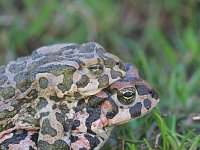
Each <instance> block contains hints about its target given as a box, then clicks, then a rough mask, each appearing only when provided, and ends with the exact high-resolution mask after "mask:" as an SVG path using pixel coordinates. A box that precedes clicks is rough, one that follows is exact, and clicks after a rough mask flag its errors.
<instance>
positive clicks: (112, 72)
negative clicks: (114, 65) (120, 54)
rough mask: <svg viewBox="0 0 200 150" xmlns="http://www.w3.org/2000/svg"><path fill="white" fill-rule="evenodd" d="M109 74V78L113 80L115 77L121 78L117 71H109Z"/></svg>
mask: <svg viewBox="0 0 200 150" xmlns="http://www.w3.org/2000/svg"><path fill="white" fill-rule="evenodd" d="M110 74H111V77H112V78H113V79H116V78H117V77H121V76H122V73H121V72H119V71H114V70H111V71H110Z"/></svg>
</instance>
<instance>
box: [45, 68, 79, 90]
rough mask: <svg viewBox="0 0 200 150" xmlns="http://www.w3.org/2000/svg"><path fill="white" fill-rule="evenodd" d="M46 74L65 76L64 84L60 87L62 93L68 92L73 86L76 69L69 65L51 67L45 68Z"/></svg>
mask: <svg viewBox="0 0 200 150" xmlns="http://www.w3.org/2000/svg"><path fill="white" fill-rule="evenodd" d="M44 70H45V72H48V73H52V74H54V75H56V76H59V75H61V74H63V75H64V79H63V83H60V84H59V85H58V88H59V89H60V90H61V91H62V92H65V91H68V90H69V89H70V88H71V85H72V84H73V74H74V72H75V71H76V68H74V67H72V66H68V65H50V66H47V67H45V68H44Z"/></svg>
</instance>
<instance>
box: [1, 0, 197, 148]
mask: <svg viewBox="0 0 200 150" xmlns="http://www.w3.org/2000/svg"><path fill="white" fill-rule="evenodd" d="M0 10H1V13H0V63H1V64H6V63H7V62H9V61H10V60H13V59H15V58H16V57H19V56H25V55H28V54H30V53H31V51H32V50H34V49H36V48H38V47H40V46H42V45H47V44H52V43H63V42H65V43H69V42H73V43H84V42H88V41H96V42H98V43H100V44H101V45H102V46H103V47H105V48H106V49H107V50H108V51H110V52H112V53H114V54H116V55H118V56H120V57H121V59H123V60H124V61H126V62H130V63H134V64H135V65H136V66H137V67H138V69H139V70H140V74H141V76H142V77H143V78H144V79H146V80H147V81H149V82H150V83H151V84H152V85H154V87H155V88H156V89H157V90H158V92H159V93H160V105H159V108H158V109H155V110H154V112H153V113H151V114H150V115H147V116H144V117H142V118H139V119H137V120H135V121H132V122H130V123H127V124H123V125H121V126H118V127H117V128H116V129H115V132H113V134H112V135H111V137H110V139H109V140H108V142H107V143H106V145H105V146H104V147H103V148H102V149H105V150H106V149H108V150H109V149H113V150H116V149H125V150H129V149H132V150H136V149H137V150H138V149H145V150H146V149H148V150H152V149H157V150H169V149H170V150H197V149H200V121H194V120H192V117H193V116H194V115H198V114H200V110H199V106H200V100H199V99H200V90H199V87H200V11H199V10H200V2H199V1H197V0H160V1H159V0H151V1H150V0H134V1H133V0H126V1H119V0H109V1H108V0H101V1H95V0H79V1H70V0H68V1H61V0H58V1H53V0H49V1H48V2H47V1H39V0H35V1H33V0H32V1H28V0H18V1H14V0H10V1H8V0H1V1H0Z"/></svg>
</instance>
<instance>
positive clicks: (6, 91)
mask: <svg viewBox="0 0 200 150" xmlns="http://www.w3.org/2000/svg"><path fill="white" fill-rule="evenodd" d="M0 95H1V96H2V97H3V98H4V99H9V98H12V97H13V96H14V95H15V89H14V88H13V87H5V88H4V87H0Z"/></svg>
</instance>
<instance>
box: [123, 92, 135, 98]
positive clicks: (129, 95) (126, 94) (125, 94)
mask: <svg viewBox="0 0 200 150" xmlns="http://www.w3.org/2000/svg"><path fill="white" fill-rule="evenodd" d="M124 96H125V97H132V96H133V92H125V93H124Z"/></svg>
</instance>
